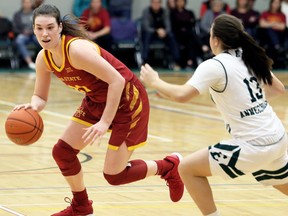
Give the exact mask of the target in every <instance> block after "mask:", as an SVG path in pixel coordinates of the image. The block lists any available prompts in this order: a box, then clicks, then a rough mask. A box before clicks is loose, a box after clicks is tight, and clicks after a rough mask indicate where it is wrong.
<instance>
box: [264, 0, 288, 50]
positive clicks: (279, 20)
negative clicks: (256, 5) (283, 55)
mask: <svg viewBox="0 0 288 216" xmlns="http://www.w3.org/2000/svg"><path fill="white" fill-rule="evenodd" d="M259 24H260V28H261V29H262V30H261V32H262V33H263V36H264V38H263V39H264V43H265V44H267V45H268V46H269V48H274V49H276V50H278V49H280V48H281V44H283V39H284V33H285V28H286V17H285V15H284V14H283V13H282V12H281V0H270V4H269V9H268V10H267V11H265V12H263V13H262V14H261V16H260V22H259Z"/></svg>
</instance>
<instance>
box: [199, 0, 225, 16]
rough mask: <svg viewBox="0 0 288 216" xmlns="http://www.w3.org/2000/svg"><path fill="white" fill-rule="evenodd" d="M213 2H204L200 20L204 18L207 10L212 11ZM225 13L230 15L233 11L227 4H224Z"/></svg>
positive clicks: (201, 7)
mask: <svg viewBox="0 0 288 216" xmlns="http://www.w3.org/2000/svg"><path fill="white" fill-rule="evenodd" d="M212 1H213V0H206V1H203V2H202V4H201V6H200V19H201V18H202V17H203V16H204V14H205V13H206V11H207V10H210V9H211V3H212ZM223 11H225V12H226V13H227V14H230V12H231V9H230V6H229V5H228V4H227V3H223Z"/></svg>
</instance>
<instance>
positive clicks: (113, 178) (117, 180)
mask: <svg viewBox="0 0 288 216" xmlns="http://www.w3.org/2000/svg"><path fill="white" fill-rule="evenodd" d="M126 175H127V168H126V169H125V170H123V171H122V172H120V173H118V174H116V175H108V174H106V173H103V176H104V178H105V179H106V181H107V182H108V183H109V184H110V185H115V186H116V185H121V184H123V179H125V177H126Z"/></svg>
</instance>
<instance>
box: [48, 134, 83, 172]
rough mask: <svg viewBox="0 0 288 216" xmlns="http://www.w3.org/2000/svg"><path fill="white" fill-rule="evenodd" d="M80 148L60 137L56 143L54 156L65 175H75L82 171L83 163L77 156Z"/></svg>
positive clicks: (53, 151)
mask: <svg viewBox="0 0 288 216" xmlns="http://www.w3.org/2000/svg"><path fill="white" fill-rule="evenodd" d="M78 153H79V150H76V149H73V148H72V147H71V146H70V145H69V144H67V143H66V142H64V141H63V140H61V139H59V140H58V142H57V143H56V144H55V145H54V147H53V150H52V156H53V158H54V160H55V162H56V163H57V165H58V167H59V169H60V170H61V172H62V174H63V175H64V176H73V175H76V174H78V173H79V172H80V170H81V164H80V162H79V160H78V158H77V154H78Z"/></svg>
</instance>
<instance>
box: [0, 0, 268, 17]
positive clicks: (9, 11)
mask: <svg viewBox="0 0 288 216" xmlns="http://www.w3.org/2000/svg"><path fill="white" fill-rule="evenodd" d="M187 1H188V4H187V8H189V9H192V10H193V11H194V12H195V14H196V16H197V17H198V14H199V8H200V4H201V2H202V0H187ZM224 1H225V2H227V3H229V5H230V6H231V7H232V8H233V7H234V6H235V2H236V0H224ZM149 2H150V0H134V2H133V13H132V17H133V19H136V18H138V17H140V16H141V14H142V10H143V8H145V7H147V5H149ZM162 2H163V5H165V3H166V0H162ZM0 3H1V6H0V14H2V15H4V16H6V17H8V18H10V19H11V18H12V16H13V14H14V12H15V11H17V10H19V8H20V4H21V0H0ZM46 3H49V4H54V5H56V6H57V7H58V8H59V9H60V11H61V13H62V15H64V14H67V13H71V10H72V4H73V0H46ZM268 5H269V0H256V3H255V8H256V9H257V10H259V11H263V10H266V9H267V8H268Z"/></svg>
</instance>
